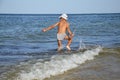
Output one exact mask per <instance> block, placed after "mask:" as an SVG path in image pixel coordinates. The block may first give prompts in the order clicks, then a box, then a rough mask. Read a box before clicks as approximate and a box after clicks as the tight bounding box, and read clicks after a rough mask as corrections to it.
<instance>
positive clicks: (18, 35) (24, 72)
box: [0, 13, 120, 80]
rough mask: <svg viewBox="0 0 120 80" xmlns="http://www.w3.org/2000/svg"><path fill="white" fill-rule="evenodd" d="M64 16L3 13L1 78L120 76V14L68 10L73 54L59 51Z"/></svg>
mask: <svg viewBox="0 0 120 80" xmlns="http://www.w3.org/2000/svg"><path fill="white" fill-rule="evenodd" d="M59 16H60V14H0V80H120V76H119V75H120V14H119V13H111V14H110V13H109V14H68V22H69V23H70V29H71V31H72V32H74V38H73V42H72V44H71V49H72V51H71V52H68V51H67V49H66V48H65V46H66V44H67V41H65V40H64V41H63V42H62V44H63V47H64V49H63V51H61V52H58V51H57V47H58V46H57V39H56V33H57V27H55V28H54V29H52V30H50V31H47V32H45V33H44V32H42V29H43V28H46V27H48V26H50V25H52V24H54V23H56V22H58V21H59Z"/></svg>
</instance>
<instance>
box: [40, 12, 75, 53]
mask: <svg viewBox="0 0 120 80" xmlns="http://www.w3.org/2000/svg"><path fill="white" fill-rule="evenodd" d="M59 18H60V21H59V22H57V23H55V24H53V25H51V26H49V27H47V28H44V29H43V30H42V31H43V32H46V31H48V30H50V29H53V28H55V27H56V26H57V27H58V32H57V42H58V51H60V50H62V40H64V39H65V40H68V43H67V45H66V48H67V49H68V50H69V51H70V50H71V48H70V44H71V43H72V38H73V36H74V34H73V33H72V32H71V30H70V27H69V23H68V22H67V19H68V16H67V14H62V15H61V16H60V17H59ZM66 31H68V33H69V35H67V34H66Z"/></svg>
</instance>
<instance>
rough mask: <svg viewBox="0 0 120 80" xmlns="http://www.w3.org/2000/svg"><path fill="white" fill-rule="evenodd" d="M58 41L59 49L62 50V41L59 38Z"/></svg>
mask: <svg viewBox="0 0 120 80" xmlns="http://www.w3.org/2000/svg"><path fill="white" fill-rule="evenodd" d="M57 42H58V51H60V50H61V49H62V41H61V40H57Z"/></svg>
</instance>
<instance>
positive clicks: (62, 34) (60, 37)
mask: <svg viewBox="0 0 120 80" xmlns="http://www.w3.org/2000/svg"><path fill="white" fill-rule="evenodd" d="M65 36H66V33H61V34H57V39H58V40H63V39H64V38H65Z"/></svg>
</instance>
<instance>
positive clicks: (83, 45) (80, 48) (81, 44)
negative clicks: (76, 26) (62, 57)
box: [78, 39, 86, 51]
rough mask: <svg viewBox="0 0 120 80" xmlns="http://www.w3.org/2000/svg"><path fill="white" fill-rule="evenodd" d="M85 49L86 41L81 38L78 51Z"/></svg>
mask: <svg viewBox="0 0 120 80" xmlns="http://www.w3.org/2000/svg"><path fill="white" fill-rule="evenodd" d="M83 49H86V45H85V43H84V42H83V41H82V39H81V40H80V42H79V47H78V51H79V50H83Z"/></svg>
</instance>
